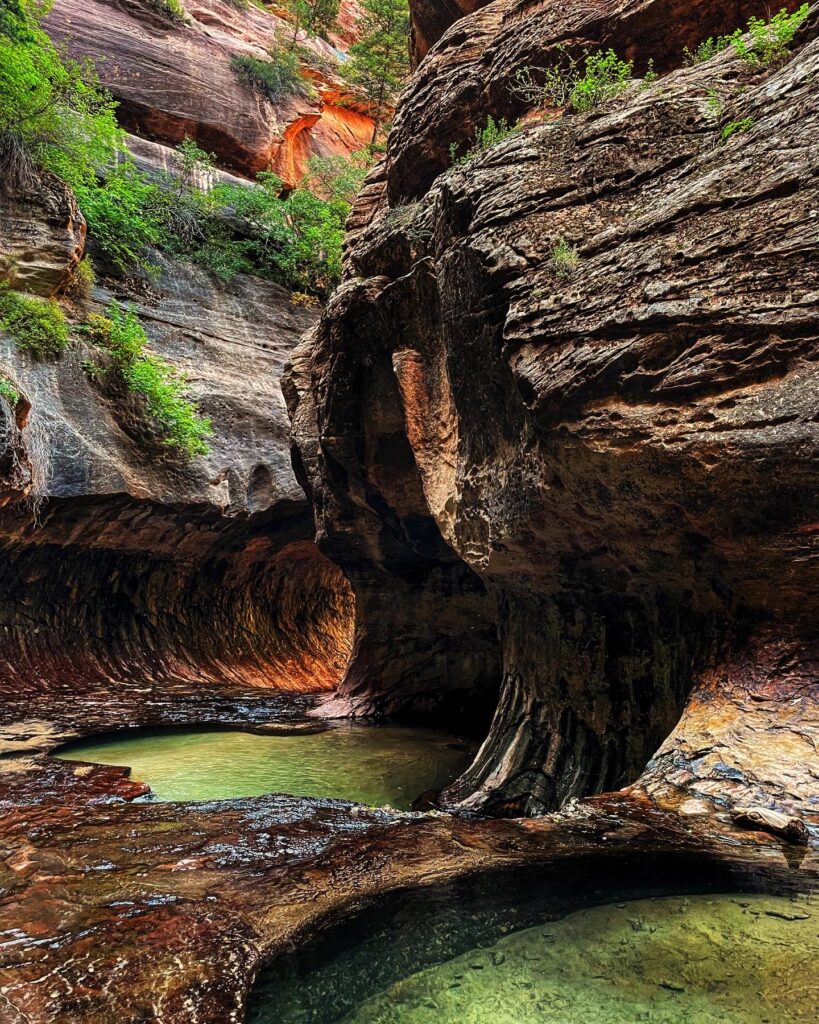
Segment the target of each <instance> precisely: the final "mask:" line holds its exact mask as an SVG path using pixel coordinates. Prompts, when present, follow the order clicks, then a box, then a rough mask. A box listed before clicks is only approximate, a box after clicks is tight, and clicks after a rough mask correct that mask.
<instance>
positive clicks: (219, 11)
mask: <svg viewBox="0 0 819 1024" xmlns="http://www.w3.org/2000/svg"><path fill="white" fill-rule="evenodd" d="M185 7H186V10H187V12H188V15H189V18H188V21H187V22H186V23H184V24H180V23H179V22H176V21H173V20H171V19H170V18H168V16H167V15H164V14H162V12H161V11H159V10H157V9H156V8H155V7H154V6H152V5H151V3H149V2H148V0H56V3H55V4H54V7H53V9H52V11H51V12H50V14H49V15H48V17H47V19H46V22H45V24H46V27H47V29H48V32H49V33H50V35H51V36H52V37H53V38H54V39H55V41H57V42H59V43H61V44H62V45H64V46H65V47H66V48H67V50H68V52H69V53H70V54H71V55H72V56H74V57H77V58H85V57H90V58H92V59H93V60H94V62H95V63H96V65H97V68H98V72H99V75H100V78H101V80H102V82H103V84H104V85H105V86H106V87H107V88H108V89H109V90H110V91H111V92H112V94H113V95H114V97H115V98H116V99H117V101H118V103H119V107H118V112H117V116H118V118H119V119H120V121H121V123H122V124H123V125H124V126H125V127H127V128H128V129H129V131H132V132H133V133H135V134H136V135H138V136H144V137H147V138H152V139H158V140H162V141H166V142H170V143H177V142H180V141H181V140H182V139H183V138H185V137H186V136H187V137H189V138H191V139H194V140H195V141H196V142H197V143H198V144H199V145H200V146H202V148H204V149H205V150H207V151H208V152H212V153H214V154H215V155H216V157H217V158H218V160H219V162H220V163H222V164H224V165H226V166H227V167H230V168H233V169H234V170H237V171H239V172H240V173H242V174H246V175H253V174H255V173H256V172H257V171H261V170H265V169H266V168H268V167H272V168H273V169H274V170H276V172H277V173H280V174H282V175H283V176H284V178H285V180H286V182H287V183H288V184H290V185H295V184H296V183H297V182H298V181H299V180H300V178H301V177H302V175H303V174H304V172H305V170H306V159H307V158H308V157H309V156H313V155H322V156H325V155H331V154H340V155H347V154H348V153H350V152H353V151H354V150H357V149H360V148H361V147H362V146H363V145H364V144H366V143H367V142H368V141H369V138H370V135H371V134H372V121H371V120H370V119H369V118H367V117H365V116H364V115H362V114H357V113H356V112H355V111H354V110H353V111H349V112H348V111H346V110H345V109H344V108H343V107H339V106H338V105H337V100H338V99H339V98H340V97H339V96H338V95H337V91H336V92H335V93H334V91H333V87H332V76H331V81H330V82H327V81H325V80H324V77H323V76H322V75H319V76H318V77H319V79H320V81H318V82H317V86H318V87H317V89H316V94H315V96H314V97H308V98H305V97H300V96H283V97H282V98H281V99H280V100H277V102H276V103H275V104H273V103H271V102H269V101H268V100H267V99H266V98H264V97H263V96H261V95H260V94H258V93H257V92H254V91H253V90H252V89H248V88H246V87H245V86H243V85H242V84H241V83H240V82H239V80H238V78H237V77H236V73H235V72H234V70H233V69H232V67H231V64H230V61H231V58H232V57H234V56H239V55H251V56H254V57H257V58H260V59H262V60H264V59H266V58H269V53H268V51H269V49H270V48H271V47H272V46H275V45H276V44H277V39H281V40H282V41H284V40H286V41H287V42H288V43H289V41H290V37H291V36H292V26H290V25H289V23H288V22H287V21H285V20H283V19H282V18H280V17H278V16H276V15H274V14H272V13H270V12H268V11H261V10H259V9H258V8H257V7H255V6H254V5H253V4H248V5H247V6H246V7H238V6H235V5H232V4H230V3H228V2H223V0H200V2H195V3H187V4H185ZM356 17H357V14H356V10H355V8H354V7H353V8H352V9H351V10H349V11H346V17H345V22H346V24H347V34H346V35H345V38H349V37H350V33H351V32H353V24H354V22H355V20H356ZM339 42H342V41H341V40H339ZM304 45H305V46H306V47H307V49H308V50H312V51H313V52H314V55H315V58H316V60H317V61H319V62H321V63H323V64H327V65H328V66H330V67H332V65H334V64H336V63H337V62H338V60H339V53H338V51H337V50H336V49H335V48H334V47H333V46H332V45H330V44H329V43H326V42H324V41H323V40H320V39H317V38H315V39H308V40H304ZM305 119H307V121H305ZM308 122H309V123H308ZM340 122H341V123H342V124H343V129H341V130H340V129H339V123H340ZM295 126H301V128H305V131H304V133H303V134H302V132H301V130H299V132H298V134H299V150H298V153H299V155H298V158H297V157H296V156H295V155H294V153H293V142H294V139H293V128H294V127H295Z"/></svg>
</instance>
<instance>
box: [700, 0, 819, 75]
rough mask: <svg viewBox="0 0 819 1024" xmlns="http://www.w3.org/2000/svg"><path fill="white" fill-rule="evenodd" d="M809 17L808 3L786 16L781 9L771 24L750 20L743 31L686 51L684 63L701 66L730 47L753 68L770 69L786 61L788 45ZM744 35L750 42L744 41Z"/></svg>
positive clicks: (761, 20)
mask: <svg viewBox="0 0 819 1024" xmlns="http://www.w3.org/2000/svg"><path fill="white" fill-rule="evenodd" d="M807 16H808V4H802V6H801V7H800V8H799V9H798V10H796V11H794V12H793V14H789V13H788V11H787V10H784V9H783V10H781V11H780V12H779V14H775V15H774V16H773V17H772V18H771V20H770V21H763V19H762V18H751V19H750V20H749V21H748V25H747V28H746V29H745V30H743V29H741V28H738V29H735V30H734V31H733V32H732V33H731V34H730V35H727V36H719V37H718V38H716V39H715V38H714V37H713V36H709V37H708V39H704V40H703V41H702V42H701V43H700V44H699V46H698V47H697V48H696V49H695V50H694V51H693V52H692V51H691V50H689V49H687V48H686V49H685V51H684V57H685V62H686V63H687V64H701V63H702V62H703V61H706V60H710V59H711V58H712V57H714V56H715V55H716V54H718V53H721V52H722V51H723V50H727V49H728V47H729V46H733V47H734V48H735V49H736V51H737V53H738V54H739V56H740V57H742V58H744V59H745V60H746V61H747V62H748V64H750V65H751V67H752V68H754V69H760V68H764V67H771V66H773V65H777V64H781V63H782V61H784V60H785V58H786V57H787V55H788V53H789V51H790V45H791V43H792V42H793V40H794V37H795V35H796V33H797V31H798V30H799V27H800V26H801V25H802V23H803V22H804V21H805V19H806V18H807ZM746 34H747V35H748V36H750V39H746V38H745V36H746Z"/></svg>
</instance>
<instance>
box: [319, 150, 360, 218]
mask: <svg viewBox="0 0 819 1024" xmlns="http://www.w3.org/2000/svg"><path fill="white" fill-rule="evenodd" d="M372 163H373V158H372V154H371V153H370V151H369V149H359V150H357V151H356V152H355V153H351V154H350V156H349V157H344V156H312V157H310V159H309V160H308V161H307V174H306V175H305V178H304V181H303V182H302V187H303V188H306V189H308V190H309V191H310V192H314V193H315V194H316V195H318V196H321V197H322V198H323V199H328V200H338V201H340V202H342V203H347V204H348V205H349V206H352V203H353V200H354V199H355V197H356V196H357V195H358V193H359V192H360V190H361V186H362V185H363V184H364V179H365V178H366V177H367V172H368V171H369V169H370V167H372Z"/></svg>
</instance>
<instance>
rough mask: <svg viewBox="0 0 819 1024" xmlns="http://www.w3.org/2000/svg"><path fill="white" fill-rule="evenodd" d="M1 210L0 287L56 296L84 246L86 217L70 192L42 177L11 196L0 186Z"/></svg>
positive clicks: (18, 185)
mask: <svg viewBox="0 0 819 1024" xmlns="http://www.w3.org/2000/svg"><path fill="white" fill-rule="evenodd" d="M0 211H2V215H0V282H5V281H10V280H12V281H14V284H15V286H16V287H18V288H20V289H21V290H23V291H29V292H34V294H36V295H43V296H52V295H56V294H58V293H59V292H60V291H62V290H63V289H64V288H65V287H66V285H67V284H68V283H69V281H70V279H71V273H72V271H73V269H74V267H75V266H76V264H77V263H78V261H79V260H80V257H81V256H82V253H83V249H84V247H85V218H84V217H83V215H82V214H81V213H80V210H79V208H78V206H77V202H76V200H75V199H74V196H73V194H72V193H71V191H70V189H69V188H68V187H67V186H66V185H64V184H63V183H62V182H61V181H60V180H59V179H58V178H56V177H54V176H53V175H51V174H47V173H45V172H41V173H39V174H38V175H37V176H36V178H34V179H33V180H32V181H30V182H20V183H16V184H15V186H14V188H13V190H12V191H9V189H8V188H4V187H3V183H0Z"/></svg>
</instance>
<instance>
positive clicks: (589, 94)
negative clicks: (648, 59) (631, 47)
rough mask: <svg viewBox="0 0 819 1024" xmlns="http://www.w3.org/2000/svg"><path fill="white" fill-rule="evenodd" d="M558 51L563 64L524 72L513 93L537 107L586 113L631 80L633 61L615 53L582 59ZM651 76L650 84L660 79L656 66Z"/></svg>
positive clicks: (514, 84)
mask: <svg viewBox="0 0 819 1024" xmlns="http://www.w3.org/2000/svg"><path fill="white" fill-rule="evenodd" d="M558 49H559V50H560V53H561V56H560V61H559V63H557V64H554V65H552V66H551V67H548V68H531V67H526V68H522V69H520V70H519V71H518V72H517V75H516V76H515V81H514V83H513V84H512V86H511V89H512V92H514V93H515V95H517V96H519V97H520V98H521V99H524V100H525V101H526V102H528V103H531V104H533V105H534V106H538V107H565V108H566V109H568V110H573V111H576V112H577V113H585V112H587V111H589V110H592V109H593V108H594V107H597V106H599V105H600V104H601V103H605V102H606V100H610V99H612V98H613V97H615V96H618V95H619V94H620V93H621V92H623V90H624V89H626V88H627V86H628V84H629V81H630V80H631V77H632V73H633V69H634V65H633V63H632V61H626V60H620V58H619V57H618V56H617V54H616V53H615V52H614V50H605V51H599V52H598V53H586V54H584V55H583V57H582V59H578V58H577V57H573V56H572V55H571V54H570V53H569V52H568V51H567V50H566V49H565V47H562V46H561V47H558ZM647 76H648V79H649V81H653V80H654V79H655V78H656V75H655V74H654V71H653V67H650V68H649V71H648V73H647ZM652 76H653V77H652Z"/></svg>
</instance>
